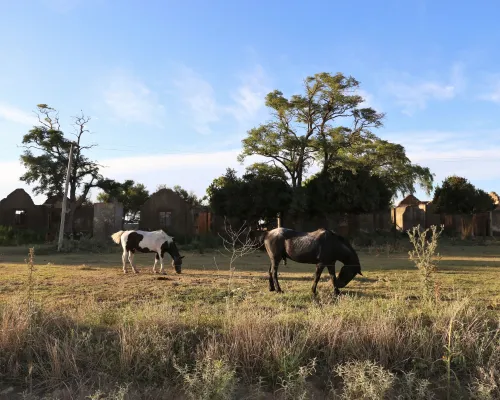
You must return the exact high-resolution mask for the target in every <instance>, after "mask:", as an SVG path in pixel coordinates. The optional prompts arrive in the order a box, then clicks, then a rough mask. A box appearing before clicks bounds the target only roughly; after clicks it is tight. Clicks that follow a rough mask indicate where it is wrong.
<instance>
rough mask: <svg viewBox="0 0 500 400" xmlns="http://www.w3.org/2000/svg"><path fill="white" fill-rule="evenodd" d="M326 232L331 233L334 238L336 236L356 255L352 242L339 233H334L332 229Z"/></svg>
mask: <svg viewBox="0 0 500 400" xmlns="http://www.w3.org/2000/svg"><path fill="white" fill-rule="evenodd" d="M326 231H327V232H330V233H331V234H332V235H333V236H335V237H336V238H337V239H339V240H340V241H341V242H342V243H343V244H345V245H346V246H347V248H348V249H349V250H351V251H352V252H353V253H354V254H356V250H354V247H352V244H351V242H349V240H347V239H346V238H345V237H344V236H341V235H339V234H338V233H336V232H334V231H332V230H331V229H326Z"/></svg>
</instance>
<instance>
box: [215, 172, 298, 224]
mask: <svg viewBox="0 0 500 400" xmlns="http://www.w3.org/2000/svg"><path fill="white" fill-rule="evenodd" d="M207 198H208V200H209V204H210V207H211V209H212V211H213V212H214V213H215V214H217V215H221V216H226V217H229V218H240V219H241V220H247V221H249V223H255V222H257V221H258V220H259V219H264V220H272V219H274V218H276V215H277V214H278V213H282V214H283V213H285V212H286V211H287V210H288V208H289V206H290V203H291V199H292V190H291V188H290V186H289V185H288V183H287V182H286V180H285V179H283V174H282V173H280V172H278V169H277V168H273V167H264V166H263V165H262V164H254V165H252V166H251V167H249V168H247V172H246V173H245V174H244V175H243V177H242V178H239V177H237V176H236V171H234V170H232V169H230V168H228V169H227V170H226V174H225V175H223V176H220V177H219V178H216V179H214V181H213V182H212V183H211V185H210V186H209V187H208V189H207Z"/></svg>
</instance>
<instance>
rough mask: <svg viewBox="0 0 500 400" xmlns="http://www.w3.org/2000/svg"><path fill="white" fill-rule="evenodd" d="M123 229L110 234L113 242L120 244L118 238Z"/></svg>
mask: <svg viewBox="0 0 500 400" xmlns="http://www.w3.org/2000/svg"><path fill="white" fill-rule="evenodd" d="M124 232H125V231H118V232H115V233H113V234H112V235H111V239H113V242H115V243H116V244H120V239H121V237H122V235H123V233H124Z"/></svg>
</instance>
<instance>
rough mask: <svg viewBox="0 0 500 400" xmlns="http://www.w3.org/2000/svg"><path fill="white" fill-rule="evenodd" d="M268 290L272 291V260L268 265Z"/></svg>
mask: <svg viewBox="0 0 500 400" xmlns="http://www.w3.org/2000/svg"><path fill="white" fill-rule="evenodd" d="M269 291H270V292H274V282H273V262H272V261H271V265H270V266H269Z"/></svg>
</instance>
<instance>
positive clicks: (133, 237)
mask: <svg viewBox="0 0 500 400" xmlns="http://www.w3.org/2000/svg"><path fill="white" fill-rule="evenodd" d="M111 238H112V239H113V242H115V243H116V244H120V242H121V245H122V248H123V254H122V261H123V273H125V274H126V273H127V270H126V268H125V266H126V264H127V253H128V261H129V262H130V266H131V267H132V270H133V271H134V272H135V273H138V272H139V271H138V270H137V269H136V268H135V267H134V265H133V263H132V260H133V258H134V253H135V252H136V251H139V252H141V253H156V255H155V263H154V265H153V273H155V274H156V263H157V262H158V260H160V264H161V268H160V273H163V274H166V272H164V270H163V255H164V254H165V253H168V254H170V256H171V257H172V267H173V268H174V269H175V272H177V273H178V274H180V273H181V270H182V259H183V258H184V256H181V255H180V254H179V250H178V249H177V246H176V244H175V242H174V238H173V237H172V236H169V235H167V234H166V233H165V232H164V231H162V230H161V229H160V230H158V231H153V232H147V231H140V230H129V231H118V232H115V233H113V234H112V235H111Z"/></svg>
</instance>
